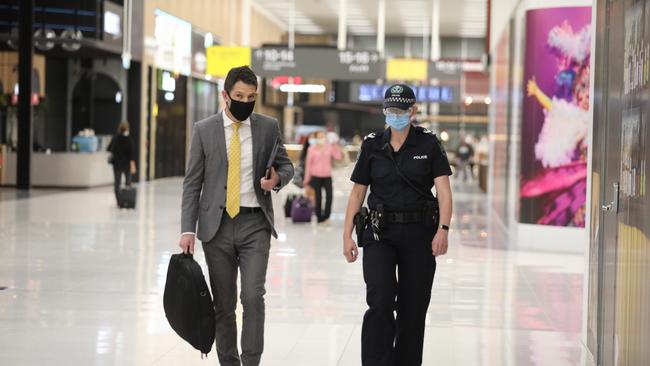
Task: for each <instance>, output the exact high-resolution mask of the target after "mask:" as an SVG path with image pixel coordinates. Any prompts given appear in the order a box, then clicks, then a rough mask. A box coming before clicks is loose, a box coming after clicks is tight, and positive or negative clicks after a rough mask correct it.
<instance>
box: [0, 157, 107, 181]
mask: <svg viewBox="0 0 650 366" xmlns="http://www.w3.org/2000/svg"><path fill="white" fill-rule="evenodd" d="M108 156H109V153H108V152H104V151H102V152H95V153H77V152H53V153H50V154H46V153H40V152H39V153H36V152H35V153H34V154H33V155H32V177H31V180H32V186H33V187H53V188H54V187H56V188H90V187H98V186H104V185H109V184H113V169H112V166H111V165H110V164H108ZM0 163H1V164H2V169H1V170H0V185H3V186H15V185H16V153H15V152H5V153H3V154H2V161H0Z"/></svg>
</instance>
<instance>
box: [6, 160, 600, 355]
mask: <svg viewBox="0 0 650 366" xmlns="http://www.w3.org/2000/svg"><path fill="white" fill-rule="evenodd" d="M346 176H349V170H345V169H344V170H339V171H337V172H336V177H335V178H336V179H335V203H334V214H333V217H332V220H331V222H330V223H329V224H328V225H317V224H301V225H295V224H292V223H291V222H290V221H288V220H285V219H284V218H282V209H281V206H282V204H283V201H284V198H285V195H286V194H287V193H288V192H291V191H292V190H293V191H295V188H291V187H290V188H288V189H286V190H285V191H283V192H281V193H280V194H279V195H277V196H274V198H275V204H276V219H277V222H278V232H279V233H280V238H279V239H278V240H273V243H272V253H271V262H270V265H269V273H268V283H267V290H268V295H267V297H266V299H267V329H266V340H267V342H266V350H265V353H264V358H263V362H262V365H265V366H274V365H287V366H311V365H313V366H318V365H341V366H344V365H360V352H361V350H360V329H361V319H362V316H363V312H364V310H365V304H364V296H365V292H364V283H363V278H362V273H361V264H360V263H359V262H357V263H356V264H347V263H346V262H345V260H344V259H343V257H342V255H341V229H342V220H343V214H342V213H343V211H344V207H345V203H346V198H347V196H346V194H347V192H348V190H349V188H350V185H349V183H348V182H347V178H346ZM454 190H455V217H454V222H453V227H454V228H455V230H454V231H453V232H452V234H451V240H450V243H451V248H450V252H449V254H448V255H446V256H444V257H442V258H440V259H439V262H438V263H439V266H438V272H437V274H436V280H435V284H434V292H433V299H432V301H431V306H430V310H429V316H428V319H427V333H426V340H425V350H424V365H443V366H452V365H471V366H475V365H485V366H487V365H490V366H502V365H521V366H528V365H552V366H563V365H589V363H588V361H587V356H586V353H585V351H584V348H583V347H582V345H581V342H580V331H581V327H582V325H581V319H582V281H583V275H582V273H583V272H584V262H585V261H584V258H583V256H577V255H567V254H553V253H534V252H525V251H519V250H516V249H514V248H516V245H515V244H516V243H504V242H500V241H499V242H498V243H497V242H495V241H491V240H489V239H490V238H491V236H492V235H493V233H491V232H489V230H488V229H487V208H486V197H485V196H484V195H482V194H480V193H478V192H477V190H476V189H475V188H471V185H462V184H459V183H456V182H454ZM180 193H181V180H180V179H168V180H159V181H156V182H153V183H149V184H144V185H141V186H140V188H139V197H138V199H139V201H138V208H137V210H135V211H124V210H118V209H117V208H116V207H115V203H114V200H113V195H112V192H111V188H108V187H107V188H100V189H93V190H86V191H56V192H49V193H48V192H37V194H34V195H31V196H30V197H26V198H25V197H22V196H21V195H18V194H14V193H11V192H9V193H7V191H6V190H5V194H4V195H3V198H4V199H3V200H0V288H2V287H3V286H6V287H8V288H7V289H4V290H0V365H11V366H14V365H48V366H55V365H216V364H218V362H217V360H216V356H215V353H214V352H212V353H211V354H210V355H209V360H201V357H200V355H199V352H198V351H195V350H193V349H192V348H191V347H190V346H188V345H186V344H185V343H184V342H183V341H182V340H181V339H180V338H179V337H178V336H177V335H176V334H175V333H174V332H173V331H172V330H171V329H170V327H169V325H168V324H167V321H166V318H165V315H164V311H163V307H162V293H163V288H164V281H165V275H166V270H167V264H168V260H169V257H170V255H171V254H173V253H175V252H178V247H177V244H178V243H177V242H178V233H179V219H180V211H179V205H180ZM198 253H199V254H198V255H197V259H198V260H199V262H200V263H201V264H202V266H203V267H204V271H207V269H205V263H204V260H203V255H202V252H201V251H199V252H198ZM238 318H239V320H241V313H238Z"/></svg>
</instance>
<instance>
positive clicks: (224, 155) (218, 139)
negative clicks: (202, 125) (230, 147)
mask: <svg viewBox="0 0 650 366" xmlns="http://www.w3.org/2000/svg"><path fill="white" fill-rule="evenodd" d="M214 141H215V143H216V144H217V149H218V151H219V155H220V156H221V162H222V163H223V164H224V165H225V166H226V167H227V166H228V151H227V150H226V133H225V132H224V127H223V112H219V114H217V118H216V123H215V127H214Z"/></svg>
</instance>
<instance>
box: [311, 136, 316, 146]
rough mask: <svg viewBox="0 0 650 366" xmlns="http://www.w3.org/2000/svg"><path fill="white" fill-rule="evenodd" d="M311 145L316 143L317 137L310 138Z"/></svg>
mask: <svg viewBox="0 0 650 366" xmlns="http://www.w3.org/2000/svg"><path fill="white" fill-rule="evenodd" d="M309 145H316V139H315V138H313V137H312V138H310V139H309Z"/></svg>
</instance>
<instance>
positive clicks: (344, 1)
mask: <svg viewBox="0 0 650 366" xmlns="http://www.w3.org/2000/svg"><path fill="white" fill-rule="evenodd" d="M347 7H348V0H339V38H338V49H339V50H344V49H346V48H347V40H348V9H347Z"/></svg>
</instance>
